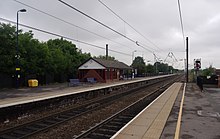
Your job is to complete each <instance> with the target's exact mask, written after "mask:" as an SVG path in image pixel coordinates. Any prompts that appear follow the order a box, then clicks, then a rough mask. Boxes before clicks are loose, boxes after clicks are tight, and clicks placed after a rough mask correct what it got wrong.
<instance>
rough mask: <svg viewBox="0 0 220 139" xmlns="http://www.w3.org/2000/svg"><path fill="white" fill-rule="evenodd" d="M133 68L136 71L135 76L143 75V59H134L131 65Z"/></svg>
mask: <svg viewBox="0 0 220 139" xmlns="http://www.w3.org/2000/svg"><path fill="white" fill-rule="evenodd" d="M131 66H132V67H133V68H135V69H137V74H138V75H143V74H144V73H145V72H146V71H145V69H146V65H145V62H144V59H143V58H142V57H140V56H138V57H135V59H134V61H133V63H132V65H131Z"/></svg>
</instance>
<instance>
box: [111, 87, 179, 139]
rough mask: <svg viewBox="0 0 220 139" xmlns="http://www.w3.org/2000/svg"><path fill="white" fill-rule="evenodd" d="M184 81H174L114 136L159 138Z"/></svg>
mask: <svg viewBox="0 0 220 139" xmlns="http://www.w3.org/2000/svg"><path fill="white" fill-rule="evenodd" d="M181 86H182V83H174V84H173V85H172V86H170V87H169V88H168V89H167V90H166V91H164V93H163V94H162V95H160V97H158V98H157V99H156V100H155V101H154V102H152V103H151V104H150V105H149V106H148V107H146V108H145V109H144V110H143V111H142V112H141V113H139V114H138V115H137V116H136V117H135V118H134V119H133V120H132V121H131V122H129V123H128V124H127V125H125V126H124V127H123V128H122V129H121V130H120V131H119V132H118V133H116V134H115V135H114V136H113V137H112V138H114V139H159V138H160V136H161V133H162V131H163V129H164V126H165V124H166V121H167V118H168V116H169V114H170V111H171V109H172V107H173V104H174V102H175V99H176V97H177V95H178V93H179V90H180V88H181Z"/></svg>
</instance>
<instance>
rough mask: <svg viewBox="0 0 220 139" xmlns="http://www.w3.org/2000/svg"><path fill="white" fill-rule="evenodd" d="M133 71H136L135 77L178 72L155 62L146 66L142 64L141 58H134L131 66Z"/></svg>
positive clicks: (164, 64)
mask: <svg viewBox="0 0 220 139" xmlns="http://www.w3.org/2000/svg"><path fill="white" fill-rule="evenodd" d="M131 66H132V67H133V68H134V69H137V76H146V75H147V74H150V75H152V74H167V73H175V72H177V71H178V70H177V69H174V68H173V67H172V66H169V65H168V64H166V63H161V62H155V63H154V64H153V65H152V64H147V65H146V63H145V62H144V59H143V57H140V56H138V57H135V59H134V60H133V62H132V65H131Z"/></svg>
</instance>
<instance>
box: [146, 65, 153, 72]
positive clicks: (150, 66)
mask: <svg viewBox="0 0 220 139" xmlns="http://www.w3.org/2000/svg"><path fill="white" fill-rule="evenodd" d="M154 72H155V67H154V66H153V65H151V64H148V65H147V66H146V73H154Z"/></svg>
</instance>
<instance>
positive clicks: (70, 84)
mask: <svg viewBox="0 0 220 139" xmlns="http://www.w3.org/2000/svg"><path fill="white" fill-rule="evenodd" d="M78 85H81V83H80V81H79V79H70V82H69V86H78Z"/></svg>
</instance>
